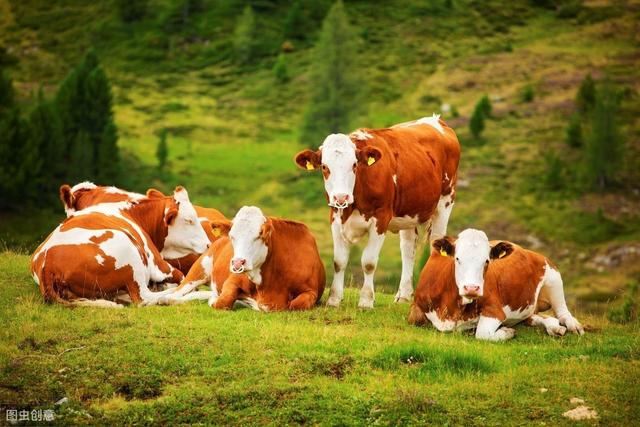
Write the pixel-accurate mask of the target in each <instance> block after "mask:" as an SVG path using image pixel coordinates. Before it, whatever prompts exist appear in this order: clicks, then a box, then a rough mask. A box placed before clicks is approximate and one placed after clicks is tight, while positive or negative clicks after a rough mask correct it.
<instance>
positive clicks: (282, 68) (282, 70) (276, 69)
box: [273, 53, 289, 83]
mask: <svg viewBox="0 0 640 427" xmlns="http://www.w3.org/2000/svg"><path fill="white" fill-rule="evenodd" d="M273 74H274V76H275V77H276V80H277V81H278V82H279V83H286V82H288V81H289V71H288V70H287V58H286V56H285V55H284V53H281V54H280V55H278V60H277V61H276V63H275V65H274V66H273Z"/></svg>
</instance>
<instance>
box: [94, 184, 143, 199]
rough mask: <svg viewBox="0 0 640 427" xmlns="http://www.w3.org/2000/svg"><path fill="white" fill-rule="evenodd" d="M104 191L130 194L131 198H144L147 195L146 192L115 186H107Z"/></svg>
mask: <svg viewBox="0 0 640 427" xmlns="http://www.w3.org/2000/svg"><path fill="white" fill-rule="evenodd" d="M104 192H105V193H111V194H122V195H125V196H128V197H129V198H130V199H131V200H142V199H143V198H145V197H146V196H145V195H144V194H140V193H132V192H131V191H126V190H123V189H121V188H118V187H113V186H111V187H106V188H105V190H104Z"/></svg>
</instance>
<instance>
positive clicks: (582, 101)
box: [576, 74, 596, 117]
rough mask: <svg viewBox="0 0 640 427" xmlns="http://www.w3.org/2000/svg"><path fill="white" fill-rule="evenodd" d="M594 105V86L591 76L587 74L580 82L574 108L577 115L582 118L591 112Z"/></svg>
mask: <svg viewBox="0 0 640 427" xmlns="http://www.w3.org/2000/svg"><path fill="white" fill-rule="evenodd" d="M595 104H596V84H595V82H594V81H593V78H592V77H591V74H587V75H586V76H585V77H584V79H583V80H582V83H581V84H580V88H579V89H578V93H577V94H576V108H577V110H578V113H580V114H581V115H582V116H583V117H584V116H585V115H587V114H589V113H590V112H591V111H593V107H594V106H595Z"/></svg>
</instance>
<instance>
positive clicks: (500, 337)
mask: <svg viewBox="0 0 640 427" xmlns="http://www.w3.org/2000/svg"><path fill="white" fill-rule="evenodd" d="M501 325H502V322H500V320H498V319H496V318H494V317H486V316H480V318H479V319H478V326H477V328H476V338H478V339H480V340H487V341H505V340H508V339H511V338H513V337H514V335H515V334H516V331H515V330H513V329H511V328H506V327H504V326H501Z"/></svg>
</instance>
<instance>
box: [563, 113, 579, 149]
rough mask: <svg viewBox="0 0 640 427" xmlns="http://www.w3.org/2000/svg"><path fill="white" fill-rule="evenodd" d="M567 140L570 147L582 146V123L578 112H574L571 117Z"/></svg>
mask: <svg viewBox="0 0 640 427" xmlns="http://www.w3.org/2000/svg"><path fill="white" fill-rule="evenodd" d="M566 141H567V145H569V147H573V148H578V147H580V146H582V124H581V123H580V116H579V115H578V114H572V115H571V118H570V119H569V124H568V126H567V138H566Z"/></svg>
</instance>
